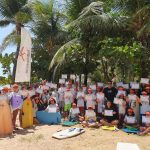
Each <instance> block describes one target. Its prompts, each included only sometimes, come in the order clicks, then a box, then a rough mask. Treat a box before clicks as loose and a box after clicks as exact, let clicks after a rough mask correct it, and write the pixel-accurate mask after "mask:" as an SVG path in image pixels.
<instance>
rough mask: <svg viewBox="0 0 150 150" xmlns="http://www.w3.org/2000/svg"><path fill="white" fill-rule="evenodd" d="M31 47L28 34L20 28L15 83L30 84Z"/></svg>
mask: <svg viewBox="0 0 150 150" xmlns="http://www.w3.org/2000/svg"><path fill="white" fill-rule="evenodd" d="M31 46H32V42H31V37H30V34H29V33H28V31H27V30H26V29H24V28H21V45H20V50H19V55H18V59H17V68H16V76H15V82H30V76H31Z"/></svg>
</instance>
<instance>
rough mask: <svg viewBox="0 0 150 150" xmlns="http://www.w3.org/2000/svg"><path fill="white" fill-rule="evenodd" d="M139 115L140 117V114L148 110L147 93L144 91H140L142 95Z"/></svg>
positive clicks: (149, 99) (149, 100) (149, 107)
mask: <svg viewBox="0 0 150 150" xmlns="http://www.w3.org/2000/svg"><path fill="white" fill-rule="evenodd" d="M140 103H141V106H140V116H141V119H142V116H143V115H144V114H145V113H146V112H147V111H150V98H149V96H148V95H147V93H146V92H145V91H143V92H142V95H141V96H140Z"/></svg>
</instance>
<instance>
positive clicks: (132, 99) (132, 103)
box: [126, 89, 140, 122]
mask: <svg viewBox="0 0 150 150" xmlns="http://www.w3.org/2000/svg"><path fill="white" fill-rule="evenodd" d="M126 102H127V105H128V107H129V108H132V109H133V112H134V114H135V116H136V119H137V122H139V103H140V99H139V97H138V96H137V95H136V94H135V92H134V90H133V89H130V90H129V94H128V96H127V97H126Z"/></svg>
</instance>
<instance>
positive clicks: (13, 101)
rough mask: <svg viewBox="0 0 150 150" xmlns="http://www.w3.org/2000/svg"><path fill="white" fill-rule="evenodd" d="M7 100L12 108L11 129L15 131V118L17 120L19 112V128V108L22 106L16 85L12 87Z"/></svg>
mask: <svg viewBox="0 0 150 150" xmlns="http://www.w3.org/2000/svg"><path fill="white" fill-rule="evenodd" d="M9 99H10V106H11V108H12V113H13V118H12V122H13V127H14V129H17V128H16V118H17V115H18V113H19V112H20V114H19V121H20V126H21V115H22V114H21V107H22V104H23V96H22V95H21V94H20V92H19V88H18V85H17V84H14V85H13V92H11V93H10V95H9Z"/></svg>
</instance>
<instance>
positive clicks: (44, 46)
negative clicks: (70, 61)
mask: <svg viewBox="0 0 150 150" xmlns="http://www.w3.org/2000/svg"><path fill="white" fill-rule="evenodd" d="M30 8H31V10H32V22H31V26H32V28H31V31H32V32H33V34H34V37H33V49H34V52H33V55H32V56H33V57H32V58H33V61H32V71H35V72H36V74H38V76H39V78H41V77H42V78H43V77H45V78H46V79H48V77H49V78H51V77H50V73H49V72H48V65H49V60H51V59H52V57H53V55H54V54H55V53H56V50H57V49H58V48H60V45H62V44H64V43H65V42H66V41H67V40H68V33H67V32H66V31H65V30H63V29H62V25H63V24H64V21H65V20H66V17H65V15H63V14H62V13H61V12H60V11H58V8H56V7H55V1H54V0H49V1H46V2H43V1H35V2H32V3H31V5H30ZM43 64H44V65H43ZM41 68H43V69H44V70H41ZM34 74H35V73H34Z"/></svg>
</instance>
